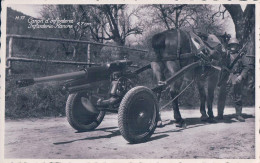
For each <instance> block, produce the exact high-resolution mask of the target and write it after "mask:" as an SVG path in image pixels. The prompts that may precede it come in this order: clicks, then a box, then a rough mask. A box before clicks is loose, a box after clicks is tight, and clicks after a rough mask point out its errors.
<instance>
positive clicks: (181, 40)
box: [151, 29, 225, 127]
mask: <svg viewBox="0 0 260 163" xmlns="http://www.w3.org/2000/svg"><path fill="white" fill-rule="evenodd" d="M191 34H193V37H191ZM213 36H215V35H213ZM213 36H212V35H211V37H212V38H214V39H215V41H216V42H215V43H216V44H215V43H214V41H213V42H211V43H214V44H215V45H214V46H211V45H210V41H208V42H207V41H205V42H204V41H203V44H204V43H205V44H204V45H205V46H204V47H205V48H204V49H203V48H202V49H199V48H200V45H198V44H200V43H201V39H200V37H199V36H197V35H194V33H192V32H187V31H184V30H180V29H173V30H167V31H164V32H161V33H158V34H155V35H154V36H153V37H152V48H153V51H154V53H155V59H154V60H153V61H152V62H151V68H152V71H153V74H154V75H155V77H156V79H157V82H158V83H162V82H163V81H164V80H165V76H164V73H163V71H164V69H167V70H168V71H169V73H170V75H174V74H175V73H176V72H177V71H179V70H180V69H182V67H184V66H186V65H188V64H191V63H193V62H195V61H196V60H198V58H196V56H195V55H194V54H196V53H199V52H203V53H205V54H208V56H209V58H210V59H211V60H212V61H220V60H221V58H222V56H223V55H224V54H225V49H224V46H223V45H222V44H221V42H220V39H218V38H217V37H216V36H215V37H213ZM196 37H197V38H196ZM203 37H205V38H204V39H209V37H208V36H205V35H203V36H202V35H201V38H203ZM222 37H223V39H225V36H224V35H223V36H222ZM212 38H211V39H212ZM194 39H195V42H194ZM198 39H199V40H200V41H198ZM221 39H222V38H221ZM223 39H222V40H223ZM196 41H197V46H199V47H197V46H196ZM218 71H219V70H217V69H215V68H213V67H211V66H205V67H198V68H195V69H194V70H193V71H191V72H189V73H186V74H185V76H186V78H188V79H189V80H191V79H192V78H193V79H196V85H197V87H198V91H199V98H200V113H201V120H202V121H208V122H215V121H214V115H213V111H212V104H213V99H214V90H215V88H216V85H217V82H218V80H217V79H218ZM206 82H207V84H208V88H207V89H208V94H207V96H208V98H206V91H205V88H204V86H205V83H206ZM182 83H183V77H182V78H180V79H178V80H176V81H175V82H173V84H171V85H170V96H171V98H172V99H174V98H175V97H176V96H177V95H178V94H179V92H180V88H181V86H182ZM160 94H161V93H158V99H160ZM206 101H207V108H208V112H207V113H206V108H205V103H206ZM172 107H173V112H174V119H175V123H176V126H177V127H185V126H186V123H185V121H184V120H183V118H182V116H181V114H180V110H179V105H178V98H176V99H175V100H173V102H172ZM159 122H161V118H160V114H159Z"/></svg>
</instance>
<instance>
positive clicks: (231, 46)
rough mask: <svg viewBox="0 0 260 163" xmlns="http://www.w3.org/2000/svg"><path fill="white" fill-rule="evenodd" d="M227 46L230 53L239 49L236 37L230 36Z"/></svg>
mask: <svg viewBox="0 0 260 163" xmlns="http://www.w3.org/2000/svg"><path fill="white" fill-rule="evenodd" d="M228 48H229V50H230V52H231V53H236V52H238V50H239V41H238V40H237V39H236V38H230V40H229V41H228Z"/></svg>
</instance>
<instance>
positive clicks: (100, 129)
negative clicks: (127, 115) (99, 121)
mask: <svg viewBox="0 0 260 163" xmlns="http://www.w3.org/2000/svg"><path fill="white" fill-rule="evenodd" d="M116 128H118V127H104V128H98V129H94V130H90V131H76V132H75V133H83V132H93V131H106V130H112V129H116Z"/></svg>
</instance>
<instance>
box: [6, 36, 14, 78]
mask: <svg viewBox="0 0 260 163" xmlns="http://www.w3.org/2000/svg"><path fill="white" fill-rule="evenodd" d="M12 53H13V37H10V39H9V52H8V56H7V59H8V58H11V57H12ZM11 66H12V63H11V61H10V60H9V61H8V62H7V67H8V70H7V74H8V75H11Z"/></svg>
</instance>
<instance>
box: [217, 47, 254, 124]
mask: <svg viewBox="0 0 260 163" xmlns="http://www.w3.org/2000/svg"><path fill="white" fill-rule="evenodd" d="M238 55H239V54H238V52H237V50H236V51H235V52H234V51H232V50H228V51H227V58H226V59H227V60H226V64H227V65H226V66H227V67H228V66H230V65H231V64H232V63H233V61H234V60H235V58H236V57H237V56H238ZM248 71H249V66H248V60H247V57H246V55H245V54H244V55H242V57H240V58H239V59H238V60H237V62H236V63H235V64H234V66H233V67H232V69H231V70H229V72H230V75H229V77H228V78H227V79H226V81H223V82H222V84H221V86H220V91H219V97H218V118H219V119H223V113H224V107H225V101H226V95H227V93H228V92H229V91H231V93H232V95H233V101H234V105H235V109H236V116H237V117H236V118H237V119H238V120H239V121H244V118H243V117H242V105H243V103H242V93H243V84H244V83H245V79H246V77H247V73H248Z"/></svg>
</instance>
